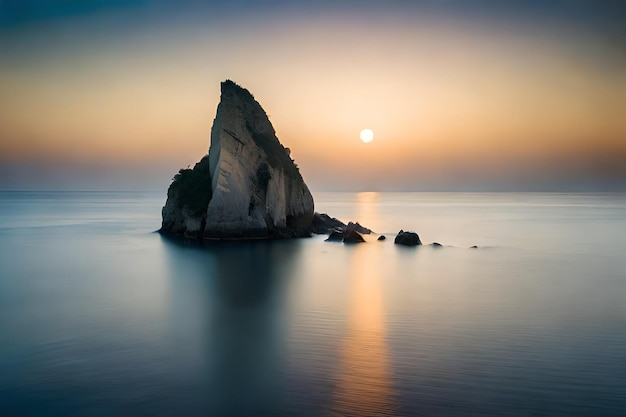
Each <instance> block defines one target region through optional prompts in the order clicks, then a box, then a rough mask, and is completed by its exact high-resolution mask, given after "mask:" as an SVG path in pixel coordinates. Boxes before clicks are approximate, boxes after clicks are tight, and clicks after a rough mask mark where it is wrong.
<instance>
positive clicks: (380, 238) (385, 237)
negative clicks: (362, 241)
mask: <svg viewBox="0 0 626 417" xmlns="http://www.w3.org/2000/svg"><path fill="white" fill-rule="evenodd" d="M385 239H387V236H385V235H380V236H378V239H376V240H385Z"/></svg>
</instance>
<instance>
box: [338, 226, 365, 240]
mask: <svg viewBox="0 0 626 417" xmlns="http://www.w3.org/2000/svg"><path fill="white" fill-rule="evenodd" d="M362 242H365V239H363V236H361V235H360V234H359V232H357V231H356V230H354V229H348V230H346V231H345V232H344V233H343V243H362Z"/></svg>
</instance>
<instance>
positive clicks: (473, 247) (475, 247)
mask: <svg viewBox="0 0 626 417" xmlns="http://www.w3.org/2000/svg"><path fill="white" fill-rule="evenodd" d="M470 249H478V246H476V245H474V246H470Z"/></svg>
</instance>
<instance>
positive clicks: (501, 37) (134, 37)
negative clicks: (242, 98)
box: [0, 16, 626, 190]
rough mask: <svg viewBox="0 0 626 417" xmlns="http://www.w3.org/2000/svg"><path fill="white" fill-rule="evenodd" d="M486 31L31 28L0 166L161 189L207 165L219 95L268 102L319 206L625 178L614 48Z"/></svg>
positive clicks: (585, 37) (461, 26)
mask: <svg viewBox="0 0 626 417" xmlns="http://www.w3.org/2000/svg"><path fill="white" fill-rule="evenodd" d="M482 23H483V22H480V21H467V20H454V19H444V18H442V17H439V18H434V17H432V16H427V17H421V18H414V17H412V18H408V17H407V18H403V17H401V16H394V17H393V18H391V17H387V18H386V19H377V20H372V19H366V18H362V19H359V18H355V17H347V16H337V17H334V18H329V17H327V16H312V17H309V18H307V19H306V20H303V21H300V20H297V21H294V20H288V19H285V20H284V21H283V20H282V19H280V18H276V19H274V20H271V21H265V20H263V21H261V22H258V23H256V24H255V23H249V24H244V23H240V24H241V26H238V23H237V22H234V21H233V22H221V23H220V24H216V25H209V26H207V27H204V26H202V25H196V24H189V25H188V26H186V27H184V28H181V27H180V26H175V25H173V26H171V27H147V28H145V29H144V30H142V31H138V32H135V33H133V34H129V35H128V36H127V37H125V38H124V39H123V42H122V41H120V42H106V41H104V40H99V37H98V34H99V32H98V30H97V28H98V25H94V27H95V29H93V30H89V29H88V28H89V26H90V25H89V22H83V23H82V24H83V25H84V26H81V28H82V30H83V31H84V36H83V37H75V36H74V34H73V32H72V26H70V27H69V29H66V30H57V31H46V30H43V29H42V30H40V31H33V30H32V28H31V30H30V32H28V36H26V35H25V34H24V36H19V35H20V34H19V33H18V34H17V35H16V34H14V35H13V36H12V37H5V38H4V39H2V40H0V48H1V49H0V50H5V51H8V52H7V53H5V56H8V58H9V59H7V60H3V61H2V62H0V90H1V91H2V92H3V94H2V95H0V155H1V156H0V158H1V160H2V163H5V162H7V161H22V160H23V161H47V163H49V164H51V165H54V164H66V165H72V164H74V163H76V164H82V165H89V164H95V165H102V166H107V165H111V166H117V165H120V164H121V165H127V166H133V165H138V166H139V165H140V166H149V165H153V169H154V170H156V171H158V172H162V173H163V174H164V175H169V176H170V177H171V175H173V174H174V173H175V172H176V171H177V170H178V169H179V168H182V167H186V166H187V165H193V164H194V163H195V162H197V161H198V160H199V159H200V158H201V156H202V155H203V154H204V153H206V151H207V150H208V147H209V140H210V128H211V125H212V121H213V117H214V116H215V110H216V107H217V103H218V101H219V82H220V81H223V80H224V79H226V78H229V79H232V80H234V81H235V82H237V83H238V84H240V85H242V86H243V87H245V88H247V89H248V90H250V92H251V93H252V94H253V95H254V96H255V98H256V99H257V100H258V101H259V102H260V103H261V105H262V106H263V108H264V109H265V110H266V112H267V113H268V115H269V116H270V120H271V121H272V123H273V124H274V128H275V129H276V131H277V135H278V137H279V139H280V140H281V142H282V143H283V144H284V145H285V146H286V147H289V148H291V150H292V156H293V157H294V158H295V160H296V162H297V163H298V165H299V166H300V168H301V171H302V172H303V175H304V177H305V180H307V182H308V183H310V186H311V187H312V188H314V189H325V188H328V187H330V188H332V187H333V186H334V185H335V184H334V182H333V178H334V177H340V178H342V179H343V180H345V181H346V184H347V185H346V186H354V187H356V188H361V189H367V188H368V187H372V188H377V189H380V188H383V190H384V188H385V184H386V183H387V182H386V181H388V183H389V184H390V188H392V185H391V184H393V183H394V182H395V183H397V182H398V181H404V184H405V185H406V188H410V187H411V184H417V183H419V182H420V181H421V179H424V178H425V179H430V180H432V181H435V182H436V181H438V178H448V179H449V178H450V177H453V176H455V175H459V174H461V173H462V172H463V170H467V172H468V173H474V174H477V175H478V176H481V175H483V176H503V177H506V176H507V175H509V176H511V177H515V176H516V175H519V173H520V172H525V170H526V171H528V174H529V175H530V176H532V175H533V171H537V172H538V174H537V175H539V176H540V175H544V174H546V175H547V174H549V173H554V172H557V171H559V170H560V169H563V170H565V172H576V170H579V171H580V172H579V173H580V175H581V176H582V177H584V176H585V175H586V174H595V173H597V172H600V171H602V169H603V167H607V166H608V168H607V169H610V170H613V171H618V172H617V175H618V176H619V175H621V178H626V168H624V167H621V168H620V166H621V163H620V161H621V162H624V161H626V114H625V113H626V110H625V109H626V71H624V69H625V68H626V66H625V58H624V57H623V56H620V55H619V53H616V50H615V48H614V47H615V45H612V44H610V43H605V42H601V41H600V40H598V39H596V38H594V35H593V34H592V33H586V32H584V31H575V30H573V29H569V28H565V27H555V26H550V25H547V24H545V25H544V24H541V22H538V23H536V27H533V28H532V29H533V30H528V28H526V27H523V26H519V27H516V26H507V27H505V26H504V25H495V26H491V27H486V26H485V25H484V24H482ZM48 25H53V24H51V23H49V24H48ZM233 25H234V27H233ZM53 27H54V26H53ZM76 30H77V31H78V29H76ZM77 33H78V32H77ZM44 38H45V39H47V40H46V42H43V41H42V39H44ZM363 128H371V129H373V130H374V132H375V139H374V141H373V142H372V143H370V144H363V143H361V141H360V140H359V132H360V131H361V130H362V129H363ZM623 165H624V166H626V164H623ZM542 170H543V171H542ZM459 171H461V172H459ZM613 171H611V172H609V174H607V175H609V177H610V176H611V175H615V172H613ZM168 173H169V174H168ZM600 173H601V174H602V172H600ZM381 177H385V179H383V178H381ZM459 181H463V178H459ZM167 185H168V184H164V187H166V186H167ZM418 188H419V187H418Z"/></svg>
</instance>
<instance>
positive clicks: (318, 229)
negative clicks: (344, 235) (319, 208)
mask: <svg viewBox="0 0 626 417" xmlns="http://www.w3.org/2000/svg"><path fill="white" fill-rule="evenodd" d="M311 227H312V229H313V233H315V234H318V235H327V234H330V233H331V232H333V231H335V230H345V228H346V224H345V223H344V222H342V221H341V220H338V219H336V218H334V217H330V216H329V215H328V214H326V213H315V214H313V222H312V223H311Z"/></svg>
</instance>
